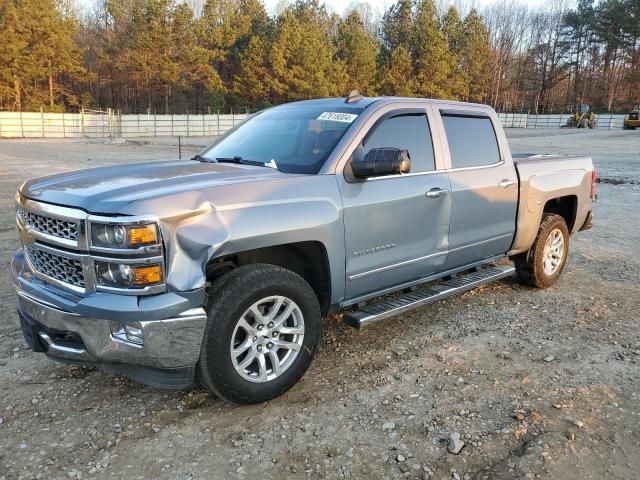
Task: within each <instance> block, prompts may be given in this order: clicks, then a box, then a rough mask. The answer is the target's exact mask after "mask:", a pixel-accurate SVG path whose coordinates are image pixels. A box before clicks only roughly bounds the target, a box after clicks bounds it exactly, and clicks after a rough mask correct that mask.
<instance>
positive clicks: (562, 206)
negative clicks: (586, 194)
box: [543, 195, 578, 233]
mask: <svg viewBox="0 0 640 480" xmlns="http://www.w3.org/2000/svg"><path fill="white" fill-rule="evenodd" d="M577 209H578V197H576V196H575V195H567V196H565V197H558V198H554V199H552V200H549V201H547V203H546V204H545V206H544V210H543V212H544V213H555V214H557V215H560V216H561V217H562V218H564V221H565V222H566V224H567V228H568V229H569V233H571V232H572V231H573V226H574V224H575V222H576V212H577Z"/></svg>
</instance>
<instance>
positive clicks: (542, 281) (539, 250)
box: [514, 213, 569, 288]
mask: <svg viewBox="0 0 640 480" xmlns="http://www.w3.org/2000/svg"><path fill="white" fill-rule="evenodd" d="M556 229H557V230H559V231H560V232H561V233H562V236H563V237H564V251H563V255H562V258H561V260H560V264H559V266H558V268H557V270H556V271H555V272H554V273H553V274H552V275H548V274H547V273H546V272H545V271H544V266H543V256H544V247H545V242H546V241H547V238H548V237H549V235H550V234H551V232H553V231H554V230H556ZM568 254H569V229H568V228H567V224H566V222H565V221H564V218H562V217H561V216H560V215H555V214H552V213H545V214H543V216H542V221H541V222H540V228H539V229H538V234H537V236H536V239H535V240H534V242H533V245H532V246H531V249H530V250H529V251H528V252H526V253H522V254H520V255H517V256H516V257H515V258H514V263H515V267H516V275H517V278H518V280H519V281H520V283H523V284H525V285H529V286H532V287H536V288H546V287H550V286H551V285H553V284H554V283H556V282H557V281H558V278H559V277H560V275H561V274H562V270H563V269H564V266H565V264H566V262H567V256H568Z"/></svg>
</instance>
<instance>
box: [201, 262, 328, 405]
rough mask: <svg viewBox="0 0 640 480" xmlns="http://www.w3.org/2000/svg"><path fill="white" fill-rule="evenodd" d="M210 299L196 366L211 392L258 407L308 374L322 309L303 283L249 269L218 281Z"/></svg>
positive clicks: (272, 269) (275, 270) (269, 268)
mask: <svg viewBox="0 0 640 480" xmlns="http://www.w3.org/2000/svg"><path fill="white" fill-rule="evenodd" d="M209 298H210V302H209V305H208V307H207V317H208V318H207V327H206V330H205V338H204V341H203V346H202V352H201V355H200V362H199V365H198V367H199V375H200V379H201V381H202V383H203V384H204V385H205V386H206V387H207V388H208V389H209V390H210V391H212V392H213V393H215V394H216V395H218V396H219V397H221V398H223V399H224V400H227V401H229V402H233V403H242V404H248V403H259V402H264V401H267V400H270V399H272V398H274V397H277V396H278V395H281V394H283V393H284V392H286V391H287V390H289V389H290V388H291V387H292V386H293V385H294V384H295V383H296V382H297V381H298V380H299V379H300V378H301V377H302V375H304V373H305V371H306V370H307V368H308V367H309V364H310V363H311V360H312V358H313V356H314V354H315V351H316V349H317V345H318V341H319V338H320V306H319V304H318V300H317V298H316V296H315V293H314V291H313V289H312V288H311V287H310V286H309V284H308V283H307V282H305V281H304V279H302V278H301V277H300V276H299V275H297V274H295V273H293V272H291V271H289V270H286V269H284V268H281V267H277V266H273V265H248V266H244V267H239V268H237V269H235V270H233V271H231V272H230V273H228V274H226V275H224V276H223V277H221V278H220V279H218V280H217V281H216V282H215V283H214V284H213V286H212V287H211V289H210V290H209Z"/></svg>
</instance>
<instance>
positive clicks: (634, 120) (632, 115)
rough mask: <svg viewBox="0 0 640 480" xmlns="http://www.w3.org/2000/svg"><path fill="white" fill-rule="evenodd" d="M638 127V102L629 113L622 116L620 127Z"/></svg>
mask: <svg viewBox="0 0 640 480" xmlns="http://www.w3.org/2000/svg"><path fill="white" fill-rule="evenodd" d="M638 127H640V104H638V105H635V106H634V107H633V109H631V111H630V112H629V113H627V114H626V115H625V116H624V122H623V125H622V128H624V129H625V130H635V129H636V128H638Z"/></svg>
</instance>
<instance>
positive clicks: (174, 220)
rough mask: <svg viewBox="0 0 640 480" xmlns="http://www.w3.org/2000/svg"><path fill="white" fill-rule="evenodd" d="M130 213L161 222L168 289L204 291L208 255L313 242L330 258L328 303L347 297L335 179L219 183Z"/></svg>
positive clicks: (151, 202)
mask: <svg viewBox="0 0 640 480" xmlns="http://www.w3.org/2000/svg"><path fill="white" fill-rule="evenodd" d="M130 211H131V212H135V213H139V212H141V211H144V212H145V213H154V214H156V215H157V216H158V217H159V218H160V227H161V230H162V235H163V241H164V245H165V255H166V262H167V272H168V273H167V286H168V288H169V290H173V291H188V290H194V289H198V288H202V287H203V286H204V285H205V283H206V274H205V272H206V265H207V263H209V261H210V260H211V259H213V258H216V257H221V256H224V255H231V254H235V253H239V252H243V251H247V250H253V249H257V248H264V247H271V246H276V245H283V244H289V243H295V242H304V241H316V242H321V243H322V244H323V245H324V247H325V249H326V251H327V255H328V258H329V266H330V271H331V285H332V292H331V297H332V303H333V302H335V301H337V300H338V299H340V298H342V296H343V295H344V258H345V257H344V255H345V253H344V225H343V221H342V208H341V201H340V196H339V192H338V189H337V184H336V181H335V177H334V176H333V175H298V176H291V177H286V178H284V179H278V180H269V181H264V182H253V183H251V184H240V185H229V186H217V187H214V188H211V189H206V190H202V191H198V192H185V193H181V194H178V195H173V196H170V197H169V198H163V199H153V200H147V201H144V202H140V203H139V204H136V205H135V206H133V205H132V208H131V209H130ZM158 211H164V214H163V215H158V213H156V212H158ZM127 213H129V212H127Z"/></svg>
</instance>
